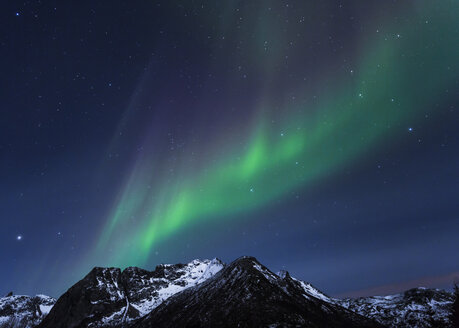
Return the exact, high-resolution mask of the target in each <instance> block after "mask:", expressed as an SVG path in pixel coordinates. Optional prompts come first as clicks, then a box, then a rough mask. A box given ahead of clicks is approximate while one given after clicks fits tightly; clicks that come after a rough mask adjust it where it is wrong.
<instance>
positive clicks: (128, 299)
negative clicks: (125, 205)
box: [0, 257, 459, 328]
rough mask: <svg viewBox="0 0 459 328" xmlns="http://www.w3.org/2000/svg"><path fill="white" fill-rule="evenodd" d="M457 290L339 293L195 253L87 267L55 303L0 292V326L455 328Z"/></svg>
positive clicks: (244, 261) (250, 261)
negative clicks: (141, 264) (146, 264)
mask: <svg viewBox="0 0 459 328" xmlns="http://www.w3.org/2000/svg"><path fill="white" fill-rule="evenodd" d="M457 294H459V291H458V290H456V297H455V296H454V295H453V293H450V292H447V291H442V290H433V289H425V288H415V289H411V290H408V291H406V292H405V293H401V294H397V295H390V296H374V297H366V298H357V299H344V300H340V299H335V298H332V297H329V296H327V295H325V294H324V293H322V292H321V291H320V290H318V289H317V288H315V287H314V286H312V285H311V284H309V283H307V282H304V281H301V280H298V279H295V278H293V277H291V276H290V274H289V273H288V272H287V271H282V272H280V273H279V274H277V275H276V274H274V273H272V272H271V271H269V270H268V269H267V268H266V267H264V266H263V265H262V264H260V263H259V262H258V261H257V260H256V259H255V258H253V257H242V258H239V259H237V260H236V261H234V262H233V263H231V264H229V265H224V264H223V263H222V262H221V261H220V260H218V259H214V260H204V261H200V260H194V261H192V262H190V263H188V264H174V265H169V264H162V265H159V266H157V267H156V269H155V270H154V271H147V270H143V269H140V268H136V267H130V268H126V269H125V270H123V271H121V270H120V269H118V268H94V269H93V270H92V271H91V272H90V273H89V274H88V275H87V276H86V277H84V278H83V279H82V280H81V281H79V282H78V283H77V284H75V285H74V286H73V287H71V288H70V289H69V290H68V291H67V292H66V293H64V294H63V295H62V296H61V297H60V298H59V299H58V301H57V302H56V300H55V299H53V298H50V297H47V296H43V295H38V296H35V297H29V296H17V295H12V294H8V296H6V297H3V298H0V328H33V327H36V328H64V327H65V328H83V327H85V328H86V327H88V328H89V327H92V328H101V327H111V328H117V327H119V328H121V327H123V328H128V327H133V328H146V327H158V328H162V327H203V328H207V327H216V328H218V327H312V328H315V327H330V328H346V327H357V328H359V327H361V328H363V327H372V328H377V327H383V326H385V327H399V328H414V327H416V328H436V327H454V328H459V327H458V322H459V321H458V320H459V319H458V316H457V315H458V313H459V309H458V306H459V300H458V299H457ZM454 300H456V301H454ZM453 302H454V304H453ZM51 308H52V309H51ZM452 309H455V310H453V311H451V310H452ZM48 312H49V314H47V313H48ZM43 318H44V319H43ZM37 325H38V326H37Z"/></svg>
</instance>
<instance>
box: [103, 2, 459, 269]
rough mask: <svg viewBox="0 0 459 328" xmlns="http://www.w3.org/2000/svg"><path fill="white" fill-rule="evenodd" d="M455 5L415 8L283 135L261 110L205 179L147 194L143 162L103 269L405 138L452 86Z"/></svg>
mask: <svg viewBox="0 0 459 328" xmlns="http://www.w3.org/2000/svg"><path fill="white" fill-rule="evenodd" d="M457 7H458V6H457V5H456V4H455V3H453V2H449V3H448V2H442V4H439V3H436V7H434V6H433V5H428V2H423V5H422V6H420V8H419V11H418V12H416V13H413V15H414V16H415V18H413V21H417V23H416V24H408V25H407V26H404V28H403V29H401V30H400V31H394V30H392V31H388V32H386V33H381V34H380V35H378V36H377V38H375V39H374V40H373V41H374V43H373V44H370V45H368V47H367V48H366V49H364V50H363V51H362V53H363V58H362V60H361V64H360V67H358V68H356V69H355V72H356V73H355V74H354V75H353V76H350V77H349V78H348V79H345V80H341V81H335V82H334V83H332V84H330V85H328V86H324V87H323V92H322V94H321V95H320V96H319V104H318V105H317V106H316V107H313V108H298V110H297V111H295V112H299V113H303V114H297V115H289V116H288V117H285V118H284V121H283V122H282V124H281V127H282V129H281V130H280V129H279V128H278V127H277V128H274V126H272V125H270V123H269V122H270V117H269V116H270V115H269V113H270V109H269V108H265V109H264V110H263V114H261V115H260V118H259V120H258V122H257V124H256V125H255V126H254V127H253V135H252V137H251V138H249V139H248V140H247V142H246V143H245V144H246V145H247V147H246V148H245V149H239V150H234V151H233V152H231V153H230V154H228V155H227V156H225V158H221V159H217V160H215V158H213V160H215V161H211V160H209V161H208V162H209V163H212V165H208V166H207V167H206V170H204V171H200V172H191V174H186V175H185V176H182V177H180V178H177V180H176V181H175V183H173V184H171V183H159V184H158V185H157V186H156V187H155V188H154V189H153V190H150V189H148V188H146V186H145V181H151V179H152V176H153V177H155V174H156V173H155V172H154V171H152V169H151V168H150V165H149V162H148V161H146V162H143V163H142V165H139V166H137V167H136V168H135V169H134V170H133V172H132V175H131V178H130V180H129V182H128V184H127V186H126V188H125V189H124V190H123V192H122V194H121V196H120V199H119V201H118V203H117V205H116V206H115V207H114V210H113V212H112V214H111V215H110V217H109V219H108V222H107V224H106V227H105V228H104V230H103V232H102V235H101V237H100V239H99V244H98V247H97V251H96V254H97V256H101V255H99V254H104V252H105V251H106V249H107V248H109V247H112V248H115V250H114V251H113V254H115V255H114V256H113V258H112V259H111V260H110V263H111V264H113V265H121V266H123V265H126V264H135V265H142V264H143V263H144V262H145V261H147V260H148V258H149V256H150V252H151V251H152V250H153V249H154V247H156V246H157V245H158V244H159V243H161V242H164V241H165V240H167V239H168V238H169V237H170V236H171V235H173V234H174V233H176V232H178V231H180V230H181V229H185V228H186V227H189V226H191V225H192V224H197V223H200V222H205V221H206V220H223V218H235V217H236V216H237V213H239V212H242V211H248V210H254V209H256V208H259V207H261V206H265V205H268V204H269V203H271V202H272V201H273V200H274V199H278V198H281V197H283V196H284V195H286V194H287V192H289V191H291V190H294V189H296V188H300V187H301V188H304V187H310V186H312V185H313V183H315V182H317V181H319V180H320V179H321V178H324V177H325V176H328V175H330V174H332V173H334V172H337V171H339V170H340V168H342V167H343V166H344V165H349V164H350V163H351V162H353V161H356V160H357V159H358V158H359V157H360V156H363V155H364V153H365V152H366V151H368V150H371V149H373V148H375V147H377V146H378V145H379V144H381V143H383V142H385V141H386V140H388V139H395V138H396V137H397V136H399V135H400V134H401V133H406V127H407V125H406V124H408V123H411V122H413V120H417V119H419V117H420V116H424V114H425V113H426V112H428V111H431V108H433V104H435V102H437V101H438V100H439V99H441V97H442V95H444V90H445V89H447V88H448V87H449V86H451V84H452V83H453V82H454V81H455V79H457V76H458V74H457V72H458V67H457V61H458V60H457V59H458V58H459V40H458V38H457V29H458V26H459V24H458V20H457V17H459V15H458V10H457V9H458V8H457ZM427 15H428V16H429V17H430V18H429V24H427V23H425V19H424V18H423V17H425V16H427ZM433 27H435V28H433ZM438 31H442V32H443V33H442V35H441V37H439V36H438V35H437V32H438ZM398 33H400V34H401V37H398V36H397V34H398ZM305 110H307V111H305ZM289 112H290V111H289ZM230 146H231V145H228V148H230ZM233 149H234V147H233ZM157 178H158V181H159V182H161V178H160V177H157ZM132 217H135V218H137V221H135V223H132V222H131V221H130V218H132Z"/></svg>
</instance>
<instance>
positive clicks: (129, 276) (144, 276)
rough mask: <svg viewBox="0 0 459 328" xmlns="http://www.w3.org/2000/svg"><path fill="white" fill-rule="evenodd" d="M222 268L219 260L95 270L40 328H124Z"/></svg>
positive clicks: (59, 304)
mask: <svg viewBox="0 0 459 328" xmlns="http://www.w3.org/2000/svg"><path fill="white" fill-rule="evenodd" d="M222 268H223V263H221V262H220V261H219V260H217V259H214V260H211V261H210V260H205V261H198V260H195V261H192V262H190V263H188V264H186V265H185V264H175V265H159V266H157V267H156V269H155V270H154V271H147V270H143V269H139V268H134V267H131V268H127V269H125V270H124V271H122V272H121V270H120V269H118V268H94V269H93V270H92V271H91V272H90V273H89V274H88V275H87V276H86V277H84V278H83V279H82V280H81V281H79V282H78V283H76V284H75V285H74V286H73V287H71V288H70V289H69V290H68V291H67V292H66V293H64V294H63V295H62V296H61V297H60V298H59V299H58V301H57V302H56V304H55V306H54V307H53V309H52V310H51V311H50V313H49V314H48V315H47V316H46V318H45V319H44V320H43V321H42V322H41V324H40V325H39V327H41V328H45V327H46V328H48V327H49V328H51V327H52V328H60V327H62V328H64V327H65V328H73V327H123V326H126V325H128V324H129V323H130V322H132V321H133V320H135V319H138V318H140V317H142V316H144V315H146V314H148V313H149V312H150V311H151V310H153V309H154V308H155V307H156V306H158V305H159V304H161V302H163V301H164V300H165V299H167V298H168V297H170V296H171V295H174V294H176V293H178V292H180V291H182V290H184V289H186V288H189V287H192V286H195V285H196V284H199V283H201V282H202V281H205V280H206V279H208V278H209V277H212V276H213V275H214V274H215V273H217V272H218V271H220V270H221V269H222Z"/></svg>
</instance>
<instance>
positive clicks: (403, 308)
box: [335, 288, 454, 328]
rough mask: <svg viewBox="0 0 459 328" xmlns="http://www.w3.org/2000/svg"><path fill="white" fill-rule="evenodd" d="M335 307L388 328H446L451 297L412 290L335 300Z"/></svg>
mask: <svg viewBox="0 0 459 328" xmlns="http://www.w3.org/2000/svg"><path fill="white" fill-rule="evenodd" d="M335 301H336V303H337V304H340V305H341V306H343V307H345V308H347V309H349V310H352V311H354V312H356V313H359V314H360V315H363V316H365V317H369V318H374V319H375V320H377V321H378V322H380V323H381V324H383V325H385V326H387V327H406V328H418V327H422V328H437V327H438V328H440V327H448V324H449V316H450V313H451V305H452V303H453V301H454V296H453V293H450V292H447V291H444V290H439V289H426V288H414V289H410V290H407V291H406V292H404V293H402V294H396V295H389V296H373V297H361V298H357V299H347V300H335Z"/></svg>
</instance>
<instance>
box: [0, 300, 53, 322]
mask: <svg viewBox="0 0 459 328" xmlns="http://www.w3.org/2000/svg"><path fill="white" fill-rule="evenodd" d="M55 302H56V300H55V299H54V298H52V297H49V296H45V295H37V296H34V297H30V296H24V295H13V294H12V293H10V294H9V295H7V296H5V297H3V298H0V328H30V327H33V326H35V325H37V324H39V323H40V322H41V321H42V319H43V318H44V317H45V316H46V315H47V314H48V312H49V311H50V310H51V308H52V307H53V305H54V303H55Z"/></svg>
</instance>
